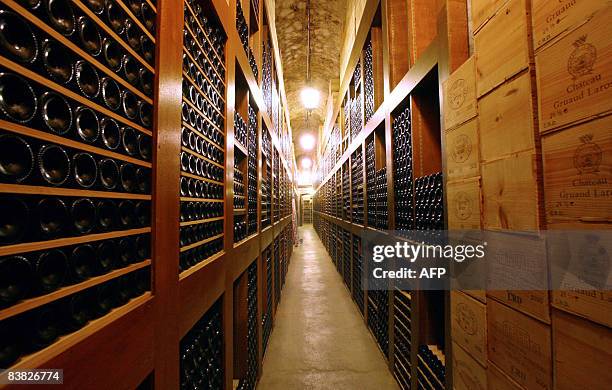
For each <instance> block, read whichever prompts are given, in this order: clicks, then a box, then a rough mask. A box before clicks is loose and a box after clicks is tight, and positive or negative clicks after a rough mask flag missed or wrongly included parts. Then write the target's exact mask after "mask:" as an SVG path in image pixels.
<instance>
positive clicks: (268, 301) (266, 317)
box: [261, 244, 274, 353]
mask: <svg viewBox="0 0 612 390" xmlns="http://www.w3.org/2000/svg"><path fill="white" fill-rule="evenodd" d="M262 258H263V264H264V267H265V273H264V277H265V278H266V281H265V282H266V289H265V291H264V292H263V293H264V294H265V306H264V307H263V310H264V312H263V315H262V317H261V322H262V332H263V350H264V353H265V351H266V348H267V347H268V341H269V340H270V333H271V332H272V309H273V299H274V297H273V295H272V291H273V290H272V275H273V270H272V245H271V244H270V245H268V247H267V248H266V249H264V251H263V255H262Z"/></svg>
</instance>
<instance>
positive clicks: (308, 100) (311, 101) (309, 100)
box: [300, 87, 321, 110]
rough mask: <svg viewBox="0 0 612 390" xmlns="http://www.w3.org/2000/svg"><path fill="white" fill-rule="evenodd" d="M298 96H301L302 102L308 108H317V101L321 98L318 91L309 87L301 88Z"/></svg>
mask: <svg viewBox="0 0 612 390" xmlns="http://www.w3.org/2000/svg"><path fill="white" fill-rule="evenodd" d="M300 97H301V98H302V104H304V107H306V109H308V110H312V109H313V108H317V107H318V106H319V101H320V100H321V95H320V94H319V91H317V90H316V89H314V88H311V87H306V88H304V89H302V92H301V93H300Z"/></svg>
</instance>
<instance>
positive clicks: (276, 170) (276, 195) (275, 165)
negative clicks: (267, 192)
mask: <svg viewBox="0 0 612 390" xmlns="http://www.w3.org/2000/svg"><path fill="white" fill-rule="evenodd" d="M273 156H274V158H273V159H272V169H273V172H272V183H273V187H272V203H273V210H274V222H275V223H276V222H277V221H278V220H280V159H279V155H278V151H277V150H276V149H274V150H273Z"/></svg>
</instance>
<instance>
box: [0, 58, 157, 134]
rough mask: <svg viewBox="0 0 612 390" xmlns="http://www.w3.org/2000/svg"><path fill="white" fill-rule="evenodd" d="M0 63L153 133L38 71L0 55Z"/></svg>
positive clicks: (64, 94)
mask: <svg viewBox="0 0 612 390" xmlns="http://www.w3.org/2000/svg"><path fill="white" fill-rule="evenodd" d="M0 65H2V66H4V67H7V68H9V69H11V70H13V71H14V72H16V73H18V74H19V75H21V76H25V77H26V78H28V79H30V80H32V81H35V82H37V83H39V84H41V85H43V86H44V87H46V88H49V89H51V90H53V91H55V92H58V93H59V94H60V95H63V96H66V97H68V98H70V99H72V100H75V101H77V102H78V103H81V104H83V105H84V106H87V107H90V108H93V109H94V110H96V111H98V112H101V113H102V114H104V115H106V116H109V117H111V118H113V119H115V120H117V121H119V122H121V123H123V124H125V125H128V126H130V127H133V128H134V129H136V130H138V131H140V132H142V133H144V134H146V135H149V136H151V135H153V133H152V132H151V130H148V129H145V128H144V127H142V126H141V125H138V124H136V123H135V122H132V121H131V120H129V119H127V118H124V117H122V116H121V115H119V114H117V113H116V112H114V111H111V110H109V109H108V108H106V107H102V106H101V105H99V104H98V103H95V102H93V101H91V100H89V99H87V98H85V97H83V96H81V95H79V94H77V93H76V92H73V91H71V90H69V89H68V88H66V87H64V86H61V85H59V84H57V83H56V82H54V81H51V80H48V79H46V78H44V77H42V76H41V75H39V74H38V73H35V72H33V71H31V70H29V69H27V68H24V67H23V66H21V65H19V64H17V63H15V62H13V61H11V60H9V59H7V58H6V57H3V56H0Z"/></svg>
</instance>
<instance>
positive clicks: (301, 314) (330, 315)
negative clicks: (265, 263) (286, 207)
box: [257, 225, 398, 390]
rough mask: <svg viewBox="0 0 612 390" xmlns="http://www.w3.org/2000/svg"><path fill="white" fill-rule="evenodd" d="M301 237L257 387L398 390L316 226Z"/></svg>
mask: <svg viewBox="0 0 612 390" xmlns="http://www.w3.org/2000/svg"><path fill="white" fill-rule="evenodd" d="M299 234H300V237H301V238H303V239H304V243H303V245H302V246H300V247H299V248H294V252H293V256H292V258H291V265H290V267H289V272H288V274H287V282H286V284H285V288H284V289H283V293H282V298H281V302H280V305H279V307H278V311H277V312H276V317H275V323H274V329H273V331H272V336H271V338H270V344H269V345H268V350H267V352H266V356H265V358H264V362H263V375H262V377H261V379H260V381H259V385H258V387H257V388H258V389H259V390H276V389H279V390H281V389H282V390H293V389H334V390H341V389H342V390H343V389H350V390H357V389H358V390H370V389H372V390H386V389H394V390H395V389H398V386H397V384H396V383H395V380H394V379H393V377H392V375H391V373H390V371H389V370H388V369H387V366H386V362H385V360H384V358H383V356H382V354H381V352H380V350H379V349H378V347H377V345H376V343H375V341H374V338H373V337H372V336H371V334H370V333H369V331H368V329H367V328H366V325H365V323H364V321H363V318H362V317H361V315H360V313H359V311H358V309H357V306H356V305H355V304H354V303H353V302H352V300H351V297H350V294H349V292H348V290H347V289H346V288H345V287H344V284H343V282H342V279H341V277H340V275H339V274H338V273H337V272H336V269H335V267H334V264H333V262H332V260H331V259H330V257H329V255H328V254H327V252H326V251H325V247H324V246H323V243H322V242H321V241H320V240H319V237H318V236H317V234H316V233H315V231H314V229H313V228H312V225H306V226H305V227H302V228H300V231H299Z"/></svg>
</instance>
